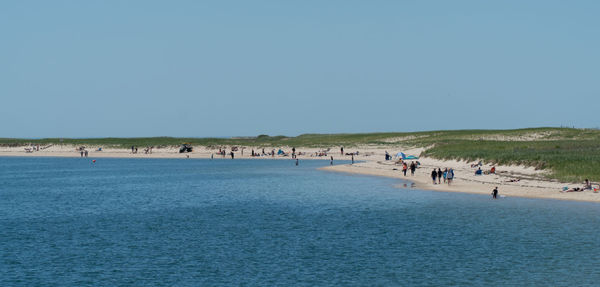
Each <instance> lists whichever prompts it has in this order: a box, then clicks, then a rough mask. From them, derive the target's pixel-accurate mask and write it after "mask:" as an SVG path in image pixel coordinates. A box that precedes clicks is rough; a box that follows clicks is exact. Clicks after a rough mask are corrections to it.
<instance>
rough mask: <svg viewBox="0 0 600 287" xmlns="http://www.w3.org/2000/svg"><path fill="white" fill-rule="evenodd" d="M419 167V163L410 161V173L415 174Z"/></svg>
mask: <svg viewBox="0 0 600 287" xmlns="http://www.w3.org/2000/svg"><path fill="white" fill-rule="evenodd" d="M416 169H417V165H416V164H415V162H414V161H411V162H410V175H411V176H414V175H415V170H416Z"/></svg>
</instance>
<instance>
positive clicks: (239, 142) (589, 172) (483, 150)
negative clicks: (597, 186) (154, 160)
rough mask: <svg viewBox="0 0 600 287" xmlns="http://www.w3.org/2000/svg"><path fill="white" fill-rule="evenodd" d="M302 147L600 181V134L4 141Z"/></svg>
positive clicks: (538, 131)
mask: <svg viewBox="0 0 600 287" xmlns="http://www.w3.org/2000/svg"><path fill="white" fill-rule="evenodd" d="M181 143H191V144H192V145H197V146H224V145H227V146H230V145H235V146H265V147H273V146H296V147H323V148H329V147H333V148H337V147H339V146H345V147H354V146H361V145H378V146H390V147H392V146H414V147H427V149H426V150H425V151H424V152H423V155H426V156H430V157H434V158H441V159H463V160H471V161H474V160H483V161H485V162H489V163H498V164H522V165H527V166H534V167H536V168H539V169H545V170H548V171H549V176H550V177H551V178H555V179H559V180H561V181H569V182H576V181H581V180H583V179H585V178H590V179H592V180H594V181H600V131H599V130H591V129H567V128H532V129H518V130H456V131H428V132H411V133H368V134H304V135H300V136H297V137H286V136H267V135H261V136H258V137H251V138H172V137H152V138H91V139H57V138H48V139H36V140H31V139H1V138H0V145H4V146H6V145H9V146H21V145H27V144H41V145H47V144H69V145H95V146H112V147H123V148H127V147H130V146H132V145H135V146H140V147H143V146H175V145H179V144H181Z"/></svg>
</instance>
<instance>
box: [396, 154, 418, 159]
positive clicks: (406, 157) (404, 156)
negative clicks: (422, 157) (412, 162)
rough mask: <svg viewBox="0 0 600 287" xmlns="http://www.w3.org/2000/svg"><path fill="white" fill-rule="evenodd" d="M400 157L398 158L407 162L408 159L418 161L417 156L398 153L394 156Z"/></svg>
mask: <svg viewBox="0 0 600 287" xmlns="http://www.w3.org/2000/svg"><path fill="white" fill-rule="evenodd" d="M398 155H400V157H402V159H403V160H408V159H419V157H418V156H414V155H405V154H404V153H403V152H399V153H398V154H396V156H398Z"/></svg>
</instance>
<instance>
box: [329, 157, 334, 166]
mask: <svg viewBox="0 0 600 287" xmlns="http://www.w3.org/2000/svg"><path fill="white" fill-rule="evenodd" d="M329 165H333V156H331V161H330V162H329Z"/></svg>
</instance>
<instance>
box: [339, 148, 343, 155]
mask: <svg viewBox="0 0 600 287" xmlns="http://www.w3.org/2000/svg"><path fill="white" fill-rule="evenodd" d="M340 154H341V155H344V147H341V148H340Z"/></svg>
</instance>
